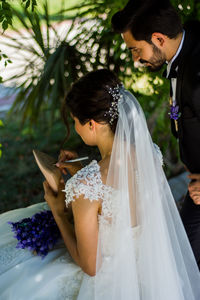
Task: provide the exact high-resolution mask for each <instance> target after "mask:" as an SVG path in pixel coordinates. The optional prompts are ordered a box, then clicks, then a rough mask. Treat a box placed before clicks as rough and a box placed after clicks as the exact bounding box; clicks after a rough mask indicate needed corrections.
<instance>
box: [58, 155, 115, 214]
mask: <svg viewBox="0 0 200 300" xmlns="http://www.w3.org/2000/svg"><path fill="white" fill-rule="evenodd" d="M64 192H65V194H66V200H65V202H66V205H67V206H68V205H69V204H70V203H71V202H72V201H75V197H79V196H80V195H83V196H84V198H85V199H89V200H90V201H91V202H92V201H101V204H102V214H101V216H104V217H107V218H109V217H111V194H112V193H113V189H112V188H111V187H109V186H106V185H105V184H103V183H102V179H101V173H100V167H99V165H98V163H97V161H96V160H93V161H92V162H91V163H90V164H89V165H87V166H86V167H84V168H82V169H81V170H79V171H78V172H77V173H76V174H75V175H74V176H73V177H71V178H70V179H69V180H68V181H67V182H66V185H65V189H64Z"/></svg>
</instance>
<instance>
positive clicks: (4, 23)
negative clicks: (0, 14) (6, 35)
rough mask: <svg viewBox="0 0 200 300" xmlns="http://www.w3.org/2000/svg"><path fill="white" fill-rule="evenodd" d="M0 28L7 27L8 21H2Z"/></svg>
mask: <svg viewBox="0 0 200 300" xmlns="http://www.w3.org/2000/svg"><path fill="white" fill-rule="evenodd" d="M2 28H3V30H4V31H5V30H6V29H7V28H8V22H7V21H6V20H5V21H3V23H2Z"/></svg>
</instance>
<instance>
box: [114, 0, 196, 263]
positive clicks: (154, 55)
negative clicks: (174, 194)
mask: <svg viewBox="0 0 200 300" xmlns="http://www.w3.org/2000/svg"><path fill="white" fill-rule="evenodd" d="M112 26H113V29H114V31H115V32H118V33H121V34H122V37H123V39H124V41H125V43H126V45H127V47H128V48H129V49H130V51H131V52H132V56H133V60H134V62H139V63H142V64H144V66H146V67H147V68H148V69H150V70H151V71H157V70H159V69H161V67H162V66H163V65H164V64H165V63H167V68H166V70H165V72H164V75H165V76H166V78H168V79H169V80H170V96H171V97H170V105H169V107H170V111H171V128H172V134H173V135H174V136H175V137H176V138H177V139H178V142H179V150H180V157H181V160H182V162H183V164H184V165H185V166H186V168H187V170H188V171H189V172H190V175H189V178H190V179H191V182H190V184H189V186H188V193H187V195H186V198H185V200H184V204H183V207H182V210H181V217H182V220H183V223H184V226H185V229H186V232H187V234H188V238H189V240H190V243H191V246H192V249H193V252H194V255H195V257H196V260H197V263H198V266H199V268H200V38H199V30H200V25H199V23H198V22H196V23H195V22H193V23H191V24H190V25H189V24H188V25H187V26H185V27H184V26H182V24H181V21H180V18H179V16H178V14H177V12H176V11H175V9H174V8H173V7H172V5H171V4H170V2H169V1H168V0H151V1H147V0H140V1H138V0H135V1H133V0H130V1H129V2H128V4H127V5H126V6H125V8H124V9H123V10H122V11H119V12H117V13H116V14H115V15H114V16H113V18H112Z"/></svg>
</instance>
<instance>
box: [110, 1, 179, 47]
mask: <svg viewBox="0 0 200 300" xmlns="http://www.w3.org/2000/svg"><path fill="white" fill-rule="evenodd" d="M112 27H113V29H114V31H115V32H117V33H124V32H126V31H128V30H130V31H131V33H132V35H133V37H134V38H135V39H136V40H138V41H140V40H145V41H147V42H148V43H151V37H152V34H153V33H154V32H160V33H162V34H164V35H167V36H168V37H169V38H171V39H173V38H175V37H176V36H177V35H178V34H179V33H180V32H182V30H183V27H182V24H181V20H180V17H179V15H178V13H177V12H176V10H175V8H174V7H173V6H172V5H171V3H170V1H169V0H129V2H128V3H127V5H126V6H125V7H124V9H123V10H121V11H118V12H117V13H115V14H114V15H113V17H112Z"/></svg>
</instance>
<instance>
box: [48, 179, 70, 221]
mask: <svg viewBox="0 0 200 300" xmlns="http://www.w3.org/2000/svg"><path fill="white" fill-rule="evenodd" d="M43 187H44V199H45V200H46V202H47V203H48V205H49V207H50V208H51V211H52V213H53V214H56V215H59V216H63V215H64V214H67V208H66V204H65V193H64V192H63V190H64V182H61V183H60V185H59V188H58V193H57V195H55V193H54V192H53V190H52V189H51V187H50V186H49V184H48V182H47V181H44V182H43Z"/></svg>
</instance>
